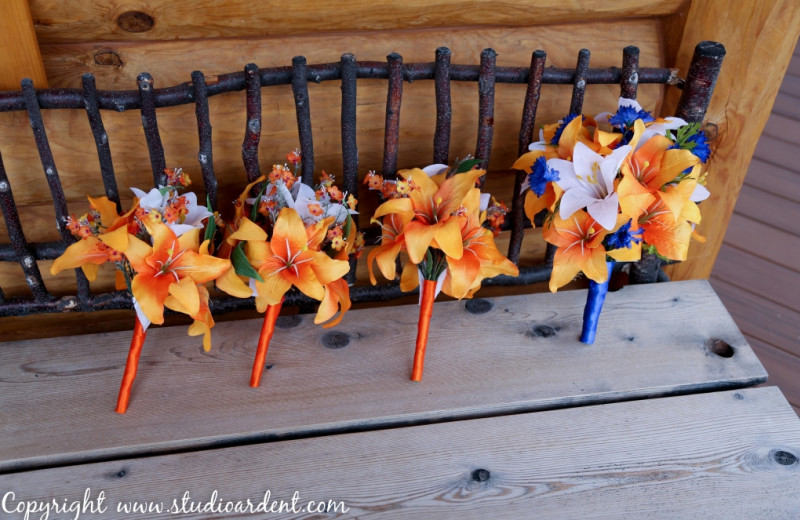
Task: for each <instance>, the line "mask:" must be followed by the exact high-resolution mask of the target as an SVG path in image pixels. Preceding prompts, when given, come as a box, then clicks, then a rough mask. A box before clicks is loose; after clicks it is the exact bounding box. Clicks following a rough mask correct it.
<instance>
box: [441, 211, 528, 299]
mask: <svg viewBox="0 0 800 520" xmlns="http://www.w3.org/2000/svg"><path fill="white" fill-rule="evenodd" d="M458 219H459V220H460V222H461V240H462V243H463V248H464V253H463V255H462V256H461V258H452V257H450V256H448V257H447V275H446V277H445V280H444V284H443V285H442V290H443V291H444V292H445V294H447V295H449V296H452V297H453V298H458V299H461V298H464V297H472V295H473V294H474V293H475V291H477V290H478V289H479V288H480V286H481V282H482V281H483V279H484V278H490V277H493V276H497V275H499V274H506V275H509V276H518V275H519V269H518V268H517V266H516V265H514V263H513V262H511V261H510V260H509V259H508V258H506V257H505V256H503V254H502V253H501V252H500V251H499V250H498V249H497V246H496V245H495V243H494V235H493V234H492V232H491V231H489V230H488V229H486V228H484V227H483V226H482V225H481V222H480V219H479V218H478V214H477V213H471V214H469V215H468V216H460V217H458Z"/></svg>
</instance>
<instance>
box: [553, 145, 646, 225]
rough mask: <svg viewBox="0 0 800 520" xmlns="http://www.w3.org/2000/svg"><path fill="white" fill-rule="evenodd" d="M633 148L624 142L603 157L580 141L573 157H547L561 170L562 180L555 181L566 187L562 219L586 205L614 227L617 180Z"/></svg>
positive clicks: (562, 198)
mask: <svg viewBox="0 0 800 520" xmlns="http://www.w3.org/2000/svg"><path fill="white" fill-rule="evenodd" d="M630 152H631V147H630V146H628V145H625V146H620V147H619V148H617V149H616V150H614V151H613V152H611V154H610V155H608V156H607V157H603V156H602V155H600V154H598V153H596V152H594V151H592V150H591V149H590V148H589V147H588V146H586V145H585V144H583V143H581V142H578V143H576V144H575V150H574V152H573V158H572V159H573V160H572V161H565V160H563V159H550V160H549V161H547V166H548V167H550V168H552V169H554V170H556V171H558V174H559V180H557V181H556V184H558V185H559V187H561V189H563V190H564V195H563V196H562V197H561V204H560V209H559V211H560V216H561V219H562V220H567V219H569V218H570V217H571V216H572V214H573V213H575V212H576V211H578V210H579V209H582V208H586V211H587V212H588V213H589V215H590V216H591V217H592V218H593V219H594V220H595V221H597V223H598V224H600V225H601V226H603V228H605V229H608V230H611V229H613V228H614V225H615V224H616V222H617V214H618V213H619V197H618V195H617V193H616V192H615V191H614V180H615V179H616V177H617V173H619V168H620V166H621V165H622V162H623V161H624V160H625V158H626V157H627V156H628V154H629V153H630Z"/></svg>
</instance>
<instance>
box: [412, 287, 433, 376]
mask: <svg viewBox="0 0 800 520" xmlns="http://www.w3.org/2000/svg"><path fill="white" fill-rule="evenodd" d="M420 290H421V291H422V300H421V301H420V305H419V324H418V325H417V349H416V350H415V351H414V367H413V368H412V369H411V380H412V381H422V368H423V365H424V363H425V347H427V346H428V330H429V329H430V325H431V316H432V315H433V300H434V299H436V280H423V281H422V287H421V289H420Z"/></svg>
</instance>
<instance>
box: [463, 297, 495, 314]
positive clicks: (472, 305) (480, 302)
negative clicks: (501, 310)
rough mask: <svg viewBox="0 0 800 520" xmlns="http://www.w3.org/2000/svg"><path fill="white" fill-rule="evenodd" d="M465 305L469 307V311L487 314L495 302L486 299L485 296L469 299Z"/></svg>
mask: <svg viewBox="0 0 800 520" xmlns="http://www.w3.org/2000/svg"><path fill="white" fill-rule="evenodd" d="M464 307H465V308H466V309H467V312H468V313H470V314H486V313H487V312H489V311H490V310H492V307H494V304H493V303H492V302H490V301H489V300H484V299H483V298H476V299H474V300H467V303H465V304H464Z"/></svg>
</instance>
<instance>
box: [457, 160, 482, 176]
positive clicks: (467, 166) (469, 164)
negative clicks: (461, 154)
mask: <svg viewBox="0 0 800 520" xmlns="http://www.w3.org/2000/svg"><path fill="white" fill-rule="evenodd" d="M480 163H481V160H480V159H464V160H463V161H461V162H460V163H458V166H457V167H456V173H466V172H468V171H470V170H471V169H473V168H474V167H475V166H477V165H479V164H480Z"/></svg>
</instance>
